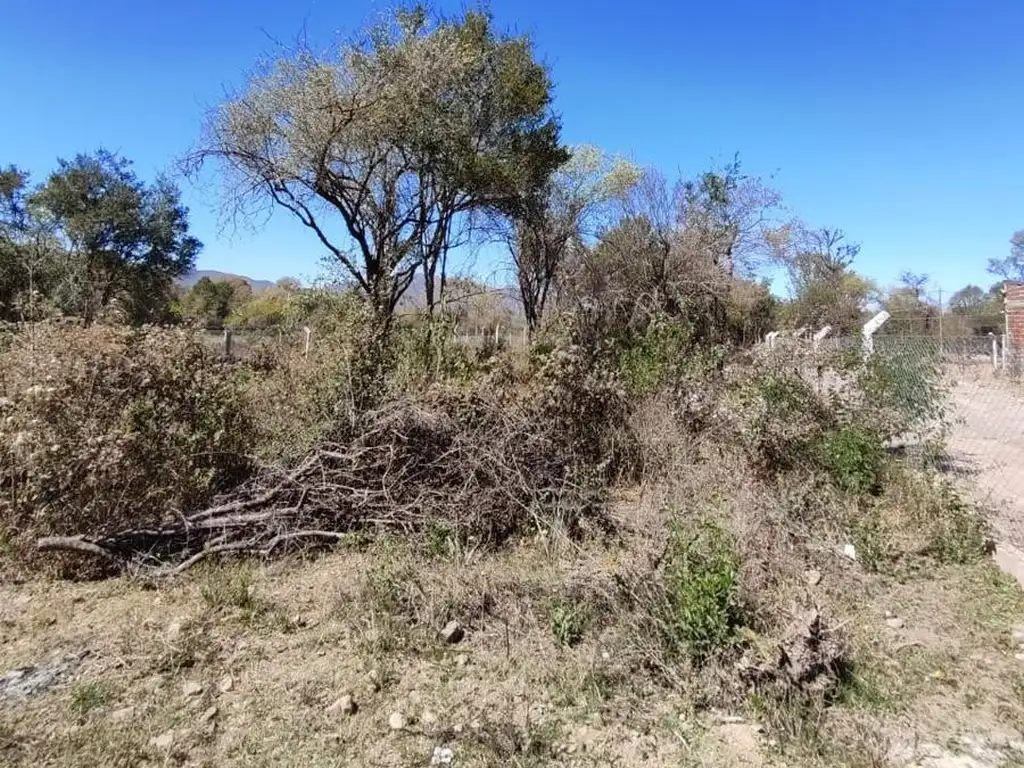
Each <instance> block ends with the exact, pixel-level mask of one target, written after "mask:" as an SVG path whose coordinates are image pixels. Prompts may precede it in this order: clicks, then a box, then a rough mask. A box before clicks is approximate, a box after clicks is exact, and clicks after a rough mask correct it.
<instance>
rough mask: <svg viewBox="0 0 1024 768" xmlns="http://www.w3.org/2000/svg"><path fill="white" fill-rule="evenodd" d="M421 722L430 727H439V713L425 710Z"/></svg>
mask: <svg viewBox="0 0 1024 768" xmlns="http://www.w3.org/2000/svg"><path fill="white" fill-rule="evenodd" d="M420 722H421V723H423V725H426V726H428V727H429V726H434V725H437V713H436V712H433V711H431V710H429V709H425V710H423V714H421V715H420Z"/></svg>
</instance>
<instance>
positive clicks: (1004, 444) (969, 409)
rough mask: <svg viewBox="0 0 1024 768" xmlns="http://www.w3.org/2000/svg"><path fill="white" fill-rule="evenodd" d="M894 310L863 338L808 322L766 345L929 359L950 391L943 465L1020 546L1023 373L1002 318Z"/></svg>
mask: <svg viewBox="0 0 1024 768" xmlns="http://www.w3.org/2000/svg"><path fill="white" fill-rule="evenodd" d="M924 306H925V307H926V312H922V311H920V309H917V310H899V309H897V310H895V311H893V312H890V313H888V314H889V317H888V318H887V319H885V321H884V322H882V323H881V324H880V327H878V329H877V330H876V331H875V333H874V334H873V335H870V338H869V339H867V340H866V339H865V338H864V334H863V333H860V334H858V333H856V331H854V332H852V333H847V334H843V335H838V336H834V335H832V334H830V333H826V334H824V335H823V336H822V337H821V338H816V337H815V334H816V331H815V330H814V329H804V330H803V332H802V333H799V332H797V331H785V330H783V331H781V332H779V334H778V336H776V337H774V338H772V339H768V340H767V342H768V343H769V345H770V346H778V345H779V343H780V342H782V346H788V345H789V344H793V343H799V344H802V345H805V346H811V347H813V348H814V349H817V350H819V351H820V352H828V351H835V350H839V349H858V350H861V351H862V353H863V354H874V355H880V356H885V357H886V358H887V359H888V360H889V361H890V362H891V364H893V365H896V366H900V365H905V366H906V367H907V369H908V370H909V369H911V368H913V367H914V366H918V365H920V364H921V363H930V364H934V365H935V366H937V367H938V368H939V370H940V371H941V373H942V375H943V380H944V383H945V385H946V390H947V392H948V400H947V420H948V423H949V431H948V438H947V456H946V461H945V468H946V470H947V471H948V473H949V474H950V476H951V477H952V478H954V480H955V481H956V482H957V483H958V484H959V485H960V486H961V487H962V488H964V489H965V490H966V491H967V492H968V493H969V495H970V497H971V498H973V499H975V500H977V501H978V502H979V503H981V504H983V505H984V506H986V507H987V508H989V509H990V510H992V512H993V518H992V523H993V526H994V529H995V533H996V535H997V538H998V539H999V540H1000V541H1001V542H1003V543H1004V544H1005V543H1008V544H1011V545H1013V546H1014V547H1016V548H1017V549H1020V550H1024V376H1022V375H1021V366H1020V365H1018V364H1017V362H1016V357H1017V356H1016V355H1014V354H1011V351H1012V350H1011V349H1010V347H1011V345H1010V344H1009V343H1008V342H1007V338H1006V335H1005V333H1004V329H1005V328H1006V323H1005V320H1004V318H1003V317H1001V316H1000V314H999V313H997V312H995V311H994V310H993V309H992V307H991V306H987V307H986V306H981V307H979V308H978V311H977V312H975V313H971V312H966V311H960V312H957V313H955V314H954V312H953V311H952V310H951V309H950V308H949V307H946V306H942V305H938V304H937V303H936V304H928V305H924Z"/></svg>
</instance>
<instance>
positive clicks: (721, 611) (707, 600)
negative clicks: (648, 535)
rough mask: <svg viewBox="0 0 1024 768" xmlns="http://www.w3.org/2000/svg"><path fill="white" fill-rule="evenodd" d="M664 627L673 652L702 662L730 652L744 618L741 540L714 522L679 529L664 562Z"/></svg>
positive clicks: (667, 644) (669, 545) (673, 536)
mask: <svg viewBox="0 0 1024 768" xmlns="http://www.w3.org/2000/svg"><path fill="white" fill-rule="evenodd" d="M664 568H665V576H664V589H665V595H664V597H665V600H664V602H663V605H662V610H663V615H662V617H661V629H662V633H663V635H664V640H665V643H666V646H667V648H668V650H669V651H670V654H682V655H685V656H687V657H689V658H690V659H691V660H693V661H694V662H695V663H700V662H702V661H704V660H705V659H707V658H708V657H710V656H712V655H713V654H715V653H716V652H719V651H721V650H723V649H725V648H727V647H728V646H729V645H730V644H731V643H732V642H733V641H734V638H735V635H736V629H737V627H739V625H740V623H741V618H742V611H741V605H740V594H739V586H740V562H739V555H738V554H737V551H736V545H735V542H734V541H733V540H732V538H731V537H730V535H729V533H728V532H726V530H725V529H724V528H722V527H721V525H719V523H717V522H716V521H714V520H711V519H706V520H703V521H701V522H700V523H699V524H698V525H697V527H696V528H695V529H686V528H683V527H678V528H676V529H675V530H674V531H673V533H672V536H671V539H670V541H669V544H668V549H667V551H666V555H665V561H664Z"/></svg>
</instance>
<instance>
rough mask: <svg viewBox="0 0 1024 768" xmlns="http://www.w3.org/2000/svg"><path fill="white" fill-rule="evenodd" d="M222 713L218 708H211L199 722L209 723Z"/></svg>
mask: <svg viewBox="0 0 1024 768" xmlns="http://www.w3.org/2000/svg"><path fill="white" fill-rule="evenodd" d="M219 713H220V710H219V709H217V707H216V706H213V707H210V708H209V709H208V710H206V711H205V712H203V714H202V715H201V716H200V718H199V722H201V723H208V722H210V721H211V720H213V718H215V717H216V716H217V715H218V714H219Z"/></svg>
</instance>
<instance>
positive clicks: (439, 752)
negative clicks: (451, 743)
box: [430, 747, 455, 765]
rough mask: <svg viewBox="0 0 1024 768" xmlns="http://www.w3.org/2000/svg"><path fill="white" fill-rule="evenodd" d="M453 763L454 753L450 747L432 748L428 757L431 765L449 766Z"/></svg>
mask: <svg viewBox="0 0 1024 768" xmlns="http://www.w3.org/2000/svg"><path fill="white" fill-rule="evenodd" d="M454 761H455V753H454V752H453V751H452V749H451V747H434V752H433V754H432V755H431V756H430V764H431V765H451V764H452V763H453V762H454Z"/></svg>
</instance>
